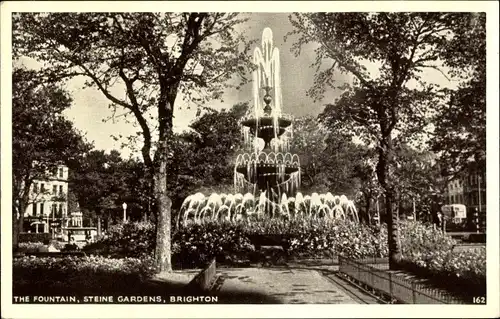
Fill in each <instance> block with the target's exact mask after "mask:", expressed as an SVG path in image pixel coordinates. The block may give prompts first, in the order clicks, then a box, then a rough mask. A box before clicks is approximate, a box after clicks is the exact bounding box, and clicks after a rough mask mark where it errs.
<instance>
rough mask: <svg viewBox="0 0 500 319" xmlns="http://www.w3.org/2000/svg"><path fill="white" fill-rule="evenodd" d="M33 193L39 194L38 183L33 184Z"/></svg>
mask: <svg viewBox="0 0 500 319" xmlns="http://www.w3.org/2000/svg"><path fill="white" fill-rule="evenodd" d="M33 193H35V194H36V193H38V183H33Z"/></svg>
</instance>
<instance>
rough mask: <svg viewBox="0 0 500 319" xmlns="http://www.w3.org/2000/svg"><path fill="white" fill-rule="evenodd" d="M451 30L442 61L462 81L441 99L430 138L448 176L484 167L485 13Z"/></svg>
mask: <svg viewBox="0 0 500 319" xmlns="http://www.w3.org/2000/svg"><path fill="white" fill-rule="evenodd" d="M454 30H455V32H456V34H457V37H455V38H454V39H453V41H452V42H451V43H450V44H449V46H448V47H447V48H446V49H445V53H444V55H445V57H446V60H445V62H446V64H447V66H448V67H449V68H450V69H451V70H452V72H454V73H455V74H457V76H461V77H464V78H465V82H463V83H462V84H461V85H460V86H459V87H458V88H457V89H456V90H453V91H450V92H449V95H450V97H449V99H448V100H447V103H441V105H440V107H439V109H438V110H437V111H438V112H437V113H436V115H435V117H434V123H435V126H436V128H435V132H434V133H435V135H434V136H433V138H432V140H431V147H432V149H433V150H434V151H437V152H440V162H441V165H442V167H443V169H444V170H443V171H444V173H445V175H446V176H451V177H452V178H453V177H455V175H456V174H457V173H460V172H461V171H463V170H464V169H468V168H473V169H476V170H480V171H484V170H485V165H484V161H485V158H486V14H485V13H475V14H472V15H470V16H467V18H466V19H461V20H460V21H459V23H457V24H456V25H455V26H454ZM471 166H472V167H471ZM474 166H475V167H474Z"/></svg>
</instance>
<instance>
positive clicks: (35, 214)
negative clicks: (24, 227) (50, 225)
mask: <svg viewBox="0 0 500 319" xmlns="http://www.w3.org/2000/svg"><path fill="white" fill-rule="evenodd" d="M37 206H38V204H37V203H33V216H38V214H37V211H36V209H37V208H38V207H37Z"/></svg>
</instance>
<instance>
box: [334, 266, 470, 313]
mask: <svg viewBox="0 0 500 319" xmlns="http://www.w3.org/2000/svg"><path fill="white" fill-rule="evenodd" d="M373 261H374V259H371V258H368V259H362V260H353V259H350V258H346V257H343V256H339V272H340V273H341V274H342V275H344V276H347V277H348V278H349V279H350V280H354V281H355V282H357V283H359V284H361V285H362V286H365V287H368V288H369V289H372V290H374V291H377V292H378V293H380V294H383V295H385V296H386V297H388V298H390V300H396V301H398V302H401V303H407V304H463V303H464V302H463V300H462V299H460V298H457V297H455V296H452V295H448V294H446V293H444V292H443V291H442V290H439V289H434V288H431V287H428V286H426V285H424V284H420V283H418V282H416V281H413V280H410V279H406V278H404V277H402V276H398V275H396V274H394V273H392V272H390V271H388V265H387V264H385V265H384V264H381V263H374V262H373Z"/></svg>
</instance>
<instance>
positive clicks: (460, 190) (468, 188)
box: [446, 172, 486, 214]
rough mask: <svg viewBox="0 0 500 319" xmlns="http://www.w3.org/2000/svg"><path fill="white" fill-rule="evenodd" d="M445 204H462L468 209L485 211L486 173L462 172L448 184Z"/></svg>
mask: <svg viewBox="0 0 500 319" xmlns="http://www.w3.org/2000/svg"><path fill="white" fill-rule="evenodd" d="M446 202H447V204H463V205H465V206H466V207H467V210H468V211H474V210H475V209H476V208H477V210H478V212H480V213H483V214H484V213H486V174H485V173H484V172H483V173H480V174H472V173H469V174H464V175H463V176H462V177H460V178H457V179H455V180H452V181H451V182H450V183H449V184H448V188H447V192H446Z"/></svg>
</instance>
